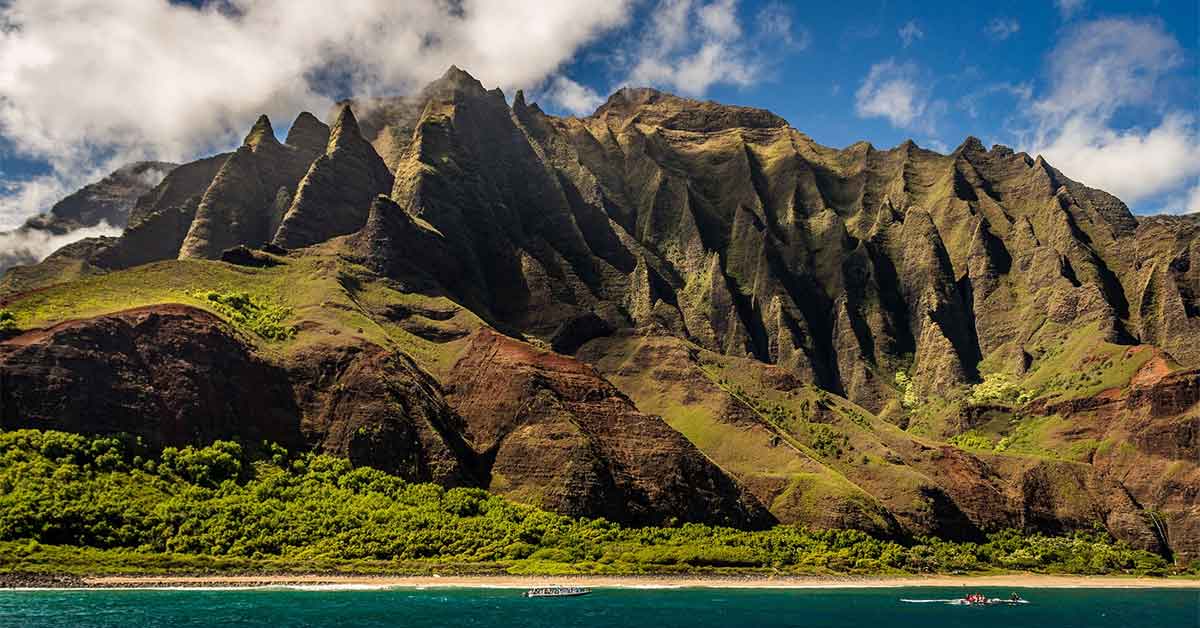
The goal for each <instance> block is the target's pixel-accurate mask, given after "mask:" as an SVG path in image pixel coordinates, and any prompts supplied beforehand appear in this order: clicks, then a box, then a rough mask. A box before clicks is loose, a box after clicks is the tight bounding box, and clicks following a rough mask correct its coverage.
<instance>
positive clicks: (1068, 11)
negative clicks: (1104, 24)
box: [1054, 0, 1087, 20]
mask: <svg viewBox="0 0 1200 628" xmlns="http://www.w3.org/2000/svg"><path fill="white" fill-rule="evenodd" d="M1086 4H1087V0H1054V6H1056V7H1058V13H1059V15H1061V16H1062V18H1063V19H1064V20H1069V19H1071V17H1072V16H1074V15H1075V14H1076V13H1078V12H1079V10H1080V9H1082V8H1083V7H1084V5H1086Z"/></svg>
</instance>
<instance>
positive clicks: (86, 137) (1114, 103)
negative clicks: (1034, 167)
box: [0, 0, 1200, 227]
mask: <svg viewBox="0 0 1200 628" xmlns="http://www.w3.org/2000/svg"><path fill="white" fill-rule="evenodd" d="M124 4H129V5H130V6H123V4H122V3H118V4H117V5H113V4H111V3H107V2H104V1H103V0H8V3H7V4H6V3H5V2H0V59H3V60H4V61H0V227H3V226H11V224H15V223H17V222H19V221H20V220H22V219H23V218H24V217H26V216H27V215H29V214H31V213H36V212H37V211H39V210H44V209H45V208H47V207H48V205H49V203H51V202H53V200H55V199H56V198H57V197H59V196H61V195H62V194H63V193H65V192H66V191H68V190H71V189H74V188H75V187H78V185H79V184H81V183H83V182H86V181H88V180H91V179H94V178H96V177H98V176H100V175H101V174H103V173H104V172H107V171H108V170H111V169H112V168H113V167H114V166H115V165H118V164H119V163H122V161H127V160H130V159H134V158H150V157H153V158H166V159H173V160H183V159H191V158H195V157H197V156H199V155H202V154H206V153H210V152H214V151H216V150H221V149H224V148H228V147H229V146H231V145H234V144H236V142H237V141H238V139H239V138H240V135H241V134H242V133H244V131H245V129H246V128H248V127H249V125H250V124H251V123H252V122H253V120H254V118H255V117H256V116H257V114H258V113H260V112H267V113H268V114H270V115H271V117H272V120H273V121H275V126H276V130H277V132H278V133H279V134H280V135H282V134H283V133H284V132H285V130H286V127H287V124H288V121H290V120H291V119H292V117H294V115H295V114H296V113H297V112H298V111H300V110H301V109H310V110H313V111H314V112H316V113H318V114H319V115H320V114H323V113H324V108H326V107H328V105H329V103H331V102H332V101H333V100H334V99H336V98H340V97H344V96H347V95H351V93H354V94H373V95H385V94H389V93H401V92H405V91H411V90H412V89H415V88H416V87H418V86H419V85H420V84H422V83H423V82H425V81H427V80H429V79H431V78H433V77H434V76H436V75H437V74H439V73H440V72H441V71H442V70H444V68H445V67H446V66H448V65H449V64H450V63H456V64H458V65H460V66H462V67H463V68H465V69H467V70H468V71H470V72H472V73H473V74H474V75H475V76H476V77H477V78H479V79H480V80H481V81H483V82H484V84H485V85H487V86H489V87H492V86H500V87H502V88H503V89H505V91H506V93H507V94H508V95H509V96H510V98H511V96H512V93H513V92H514V91H515V89H517V88H523V89H525V90H526V92H527V94H528V95H529V97H530V98H532V99H535V100H537V101H538V102H540V103H541V104H542V106H543V107H544V108H546V109H547V110H549V111H551V112H555V113H560V114H564V115H569V114H572V113H575V114H584V113H586V112H589V111H591V110H592V109H593V108H594V107H595V106H596V104H598V103H599V102H601V101H602V100H603V98H604V97H605V95H607V94H608V93H610V92H611V91H612V90H614V89H615V88H617V87H620V86H621V85H625V84H650V85H654V86H657V87H660V88H662V89H665V90H667V91H673V92H676V93H681V94H683V95H688V96H693V97H697V98H706V99H713V100H717V101H721V102H728V103H736V104H743V105H750V106H755V107H762V108H766V109H770V110H772V111H774V112H776V113H778V114H780V115H782V116H783V117H785V118H786V119H787V120H788V121H789V122H791V123H792V125H793V126H794V127H796V128H797V129H799V130H801V131H803V132H804V133H807V134H809V135H810V136H812V137H813V138H814V139H816V140H817V141H819V142H821V143H823V144H827V145H831V146H846V145H848V144H851V143H853V142H856V141H859V140H867V141H869V142H871V143H872V144H874V145H876V146H878V147H890V146H894V145H896V144H899V143H900V142H902V141H904V140H905V139H908V138H912V139H914V140H915V141H916V142H917V143H918V144H920V145H922V146H925V147H929V148H932V149H934V150H939V151H942V152H948V151H949V150H952V149H953V148H954V147H955V146H956V145H958V144H959V143H960V142H961V141H962V140H963V139H964V138H965V137H966V136H968V135H975V136H977V137H979V138H981V139H982V140H983V141H984V143H985V144H989V145H990V144H992V143H1002V144H1007V145H1010V146H1013V147H1015V148H1017V149H1020V150H1029V151H1031V152H1033V151H1037V152H1042V153H1045V154H1046V155H1047V157H1048V158H1049V160H1050V162H1051V163H1052V164H1054V165H1056V166H1058V167H1059V168H1060V169H1062V170H1063V171H1064V172H1066V174H1067V175H1068V176H1071V177H1073V178H1076V179H1079V180H1081V181H1083V182H1085V183H1088V184H1090V185H1093V186H1095V187H1100V188H1103V189H1106V190H1109V191H1112V192H1114V193H1116V194H1118V196H1121V197H1122V198H1123V199H1124V200H1126V201H1127V202H1128V203H1129V204H1130V205H1131V207H1132V208H1133V209H1134V210H1135V211H1138V212H1142V213H1155V212H1160V211H1173V212H1182V211H1188V210H1190V211H1197V210H1200V180H1198V177H1200V132H1198V125H1200V120H1198V118H1200V65H1198V62H1197V58H1198V52H1200V51H1198V50H1197V48H1198V44H1197V42H1198V40H1200V33H1198V32H1197V24H1198V23H1200V15H1198V11H1200V9H1198V6H1200V3H1197V2H1196V0H1159V1H1152V0H1145V1H1136V0H1134V1H1125V2H1113V1H1102V0H1037V1H1033V0H1029V1H1022V2H988V3H963V2H897V1H871V2H854V1H846V2H840V3H803V4H801V3H787V2H779V1H778V0H766V1H764V0H612V1H611V2H605V3H596V2H593V1H592V0H562V1H560V2H557V3H550V4H547V3H531V2H525V1H522V0H486V1H485V0H457V1H456V2H453V3H450V2H440V1H439V2H435V1H433V0H428V1H424V0H422V1H413V2H391V1H387V0H356V1H354V2H351V1H349V0H346V1H345V2H343V3H341V4H339V7H338V16H337V19H331V17H330V15H329V13H330V9H329V5H328V3H326V2H324V1H323V0H209V1H207V2H205V1H202V0H194V1H193V2H190V3H187V2H173V3H168V2H166V0H143V1H142V2H138V3H124ZM317 77H321V78H320V79H318V78H317ZM329 77H334V78H333V80H326V79H328V78H329Z"/></svg>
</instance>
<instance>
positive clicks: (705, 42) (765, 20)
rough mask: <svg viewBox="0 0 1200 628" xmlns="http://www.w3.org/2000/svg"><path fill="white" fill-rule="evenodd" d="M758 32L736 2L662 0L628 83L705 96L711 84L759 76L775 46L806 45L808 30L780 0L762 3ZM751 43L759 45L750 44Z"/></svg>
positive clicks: (752, 80)
mask: <svg viewBox="0 0 1200 628" xmlns="http://www.w3.org/2000/svg"><path fill="white" fill-rule="evenodd" d="M756 25H757V30H756V31H755V32H754V33H753V34H751V35H748V34H747V33H746V30H745V29H744V28H743V26H742V23H741V20H740V17H739V15H738V4H737V0H711V1H709V2H703V1H699V2H697V1H693V0H660V1H659V2H658V4H657V5H655V7H654V9H653V10H652V11H651V14H650V24H649V27H648V28H647V29H646V31H645V32H643V33H642V36H641V39H640V41H639V42H638V43H637V44H636V46H635V48H636V50H635V52H634V53H633V54H632V55H629V56H628V57H626V58H630V59H632V63H630V64H629V65H630V67H629V70H628V73H627V77H626V79H625V81H624V82H625V84H628V85H654V86H658V87H664V88H667V89H670V90H673V91H677V92H680V93H682V94H685V95H688V96H702V95H704V93H705V92H707V91H708V89H709V88H710V87H712V86H713V85H718V84H723V85H734V86H747V85H752V84H754V83H755V82H757V81H759V80H761V79H762V78H763V76H764V74H765V73H766V69H767V66H768V65H769V62H770V59H769V58H768V55H766V54H765V52H764V51H765V50H768V49H771V48H776V49H778V48H793V49H795V48H803V47H804V46H807V45H808V33H807V31H805V30H803V29H795V28H794V27H793V26H792V20H791V14H790V13H788V11H787V9H786V8H785V7H784V6H783V5H781V4H778V3H773V4H769V5H767V6H766V7H764V8H763V9H762V10H761V11H760V13H759V14H758V19H756ZM752 42H756V43H759V44H761V45H759V46H755V45H752Z"/></svg>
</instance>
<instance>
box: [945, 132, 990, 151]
mask: <svg viewBox="0 0 1200 628" xmlns="http://www.w3.org/2000/svg"><path fill="white" fill-rule="evenodd" d="M986 152H987V148H986V147H985V146H984V145H983V141H982V140H980V139H979V138H978V137H975V136H974V135H968V136H967V138H966V139H964V140H963V141H962V144H959V145H958V148H955V149H954V152H952V153H951V154H952V155H965V154H971V153H986Z"/></svg>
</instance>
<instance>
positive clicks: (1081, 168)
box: [1036, 113, 1200, 203]
mask: <svg viewBox="0 0 1200 628" xmlns="http://www.w3.org/2000/svg"><path fill="white" fill-rule="evenodd" d="M1036 152H1037V153H1040V154H1041V155H1043V156H1044V157H1045V158H1046V159H1047V160H1048V161H1049V162H1050V163H1051V164H1052V165H1053V166H1054V167H1055V168H1058V169H1059V170H1061V171H1063V173H1065V174H1066V175H1067V176H1068V177H1071V178H1072V179H1077V180H1078V181H1080V182H1082V183H1086V184H1088V185H1090V186H1093V187H1098V188H1100V189H1102V190H1104V191H1106V192H1109V193H1112V194H1115V195H1116V196H1117V197H1118V198H1120V199H1121V200H1123V201H1125V202H1126V203H1137V202H1138V201H1140V200H1143V199H1146V198H1150V197H1152V196H1156V195H1158V194H1161V193H1163V192H1165V191H1168V190H1170V189H1172V188H1174V187H1177V186H1178V185H1179V184H1181V183H1183V182H1186V181H1187V180H1188V179H1189V178H1190V177H1193V176H1195V175H1196V174H1200V136H1198V135H1197V129H1196V124H1195V120H1193V119H1192V118H1189V117H1187V116H1184V115H1181V114H1178V113H1176V114H1171V115H1169V116H1167V117H1166V118H1165V119H1163V121H1162V123H1161V124H1159V125H1158V126H1156V127H1154V128H1152V129H1150V130H1148V131H1143V130H1141V129H1131V130H1127V131H1115V130H1113V129H1110V128H1107V127H1105V126H1103V125H1102V124H1100V123H1098V121H1096V120H1093V119H1089V118H1088V117H1086V116H1076V117H1072V118H1070V119H1068V120H1067V122H1066V123H1065V124H1064V125H1063V126H1062V127H1061V128H1060V129H1058V130H1057V133H1056V135H1055V137H1054V140H1053V141H1052V142H1051V143H1050V144H1048V145H1046V146H1044V147H1042V148H1039V149H1036Z"/></svg>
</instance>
